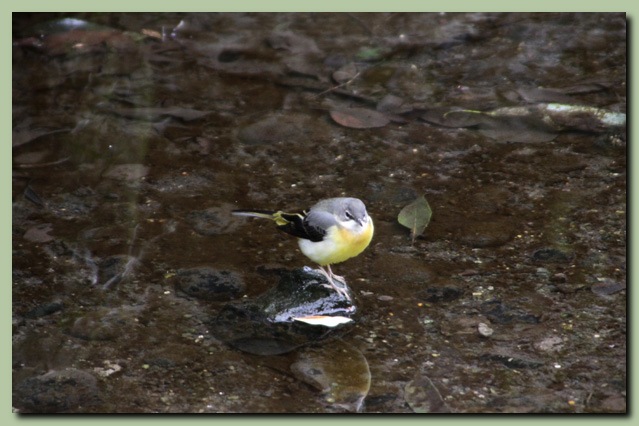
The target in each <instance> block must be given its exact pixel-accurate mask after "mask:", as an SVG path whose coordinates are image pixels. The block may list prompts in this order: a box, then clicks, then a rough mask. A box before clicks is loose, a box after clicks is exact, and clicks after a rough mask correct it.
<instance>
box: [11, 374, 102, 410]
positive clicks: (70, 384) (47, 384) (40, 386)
mask: <svg viewBox="0 0 639 426" xmlns="http://www.w3.org/2000/svg"><path fill="white" fill-rule="evenodd" d="M96 402H98V386H97V380H96V378H95V377H94V376H93V375H92V374H90V373H87V372H86V371H82V370H77V369H74V368H68V369H65V370H59V371H56V370H54V371H50V372H48V373H46V374H43V375H41V376H36V377H31V378H28V379H25V380H23V381H22V382H20V383H19V384H18V385H17V386H16V389H15V400H14V405H15V406H16V407H17V408H19V409H20V410H21V411H26V412H31V413H64V412H76V413H77V412H82V411H84V410H85V409H86V408H87V407H89V406H91V405H94V404H95V403H96Z"/></svg>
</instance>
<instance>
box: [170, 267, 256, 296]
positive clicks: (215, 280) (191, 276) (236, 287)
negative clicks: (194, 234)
mask: <svg viewBox="0 0 639 426" xmlns="http://www.w3.org/2000/svg"><path fill="white" fill-rule="evenodd" d="M176 279H177V283H176V288H177V289H178V290H180V291H182V292H184V293H186V294H188V295H189V296H193V297H196V298H198V299H202V300H218V301H224V300H229V299H234V298H235V297H237V296H238V295H239V294H240V293H241V292H243V291H244V289H245V288H246V286H245V285H244V282H243V281H242V279H241V278H240V277H239V276H238V274H236V273H235V272H232V271H221V270H216V269H213V268H208V267H201V268H190V269H180V270H178V271H177V276H176Z"/></svg>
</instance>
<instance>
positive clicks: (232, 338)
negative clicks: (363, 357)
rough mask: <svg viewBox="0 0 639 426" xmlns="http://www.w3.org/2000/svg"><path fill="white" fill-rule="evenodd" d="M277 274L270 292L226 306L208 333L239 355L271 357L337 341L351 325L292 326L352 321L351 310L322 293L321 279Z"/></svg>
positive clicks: (302, 272)
mask: <svg viewBox="0 0 639 426" xmlns="http://www.w3.org/2000/svg"><path fill="white" fill-rule="evenodd" d="M279 274H280V281H279V283H278V285H277V286H275V287H274V288H272V289H270V290H268V291H266V292H265V293H263V294H261V295H259V296H258V297H256V298H253V299H249V300H242V301H239V302H231V303H229V304H227V305H226V306H225V307H224V308H223V309H222V310H221V311H220V313H219V314H218V315H217V317H215V318H214V319H213V321H212V322H211V333H212V334H213V335H214V336H215V337H217V338H218V339H220V340H222V341H224V342H226V343H227V344H229V345H230V346H233V347H235V348H237V349H239V350H242V351H245V352H249V353H253V354H258V355H276V354H282V353H286V352H290V351H292V350H294V349H296V348H299V347H302V346H305V345H308V344H311V343H316V342H319V341H322V340H325V339H328V338H332V337H339V336H341V335H342V334H344V333H345V332H346V331H347V330H348V329H349V327H350V326H351V325H352V324H353V322H350V323H347V324H342V325H339V326H337V327H334V328H328V327H325V326H321V325H311V324H306V323H304V322H301V321H296V320H295V318H303V317H308V316H314V315H326V316H343V317H347V318H352V317H353V315H354V314H355V312H356V307H355V305H354V304H353V303H352V302H351V301H348V300H346V299H345V298H344V297H343V296H342V295H340V294H338V293H337V292H335V291H334V290H333V289H329V288H327V287H325V286H324V285H323V284H327V280H326V278H325V277H324V276H323V275H322V274H320V273H319V272H317V271H315V270H313V269H311V268H308V267H305V268H303V269H296V270H292V271H288V270H282V271H279ZM347 291H348V289H347Z"/></svg>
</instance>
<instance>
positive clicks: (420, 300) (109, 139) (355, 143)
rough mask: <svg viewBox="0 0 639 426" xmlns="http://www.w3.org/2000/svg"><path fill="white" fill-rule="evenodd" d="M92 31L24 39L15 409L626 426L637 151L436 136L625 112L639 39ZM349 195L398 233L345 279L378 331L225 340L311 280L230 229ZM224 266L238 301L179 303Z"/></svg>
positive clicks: (599, 131)
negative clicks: (562, 115) (181, 281)
mask: <svg viewBox="0 0 639 426" xmlns="http://www.w3.org/2000/svg"><path fill="white" fill-rule="evenodd" d="M73 16H74V17H75V18H77V19H82V20H85V21H88V22H91V23H93V24H99V25H101V27H88V28H79V29H78V28H76V29H70V28H69V26H68V25H69V22H66V26H63V29H62V30H63V31H62V32H58V31H59V30H58V29H57V27H56V28H54V27H53V26H51V25H49V26H45V27H42V26H37V24H42V23H44V22H50V21H52V20H56V19H61V18H63V17H65V16H63V15H52V14H35V15H34V14H14V15H13V21H14V22H13V23H14V26H13V30H14V48H13V125H14V133H13V135H14V137H13V212H12V213H13V353H14V355H13V385H14V400H13V404H14V408H15V409H17V410H19V411H21V412H34V411H35V412H38V411H54V412H242V413H246V412H251V413H253V412H260V413H282V412H287V413H288V412H304V413H306V412H319V413H328V412H343V411H361V412H388V413H403V412H454V413H462V412H463V413H466V412H481V413H485V412H544V413H564V412H606V413H618V412H625V411H626V290H625V288H626V211H627V210H626V208H627V206H626V179H627V174H626V162H627V157H626V134H625V127H611V126H599V125H598V124H597V123H596V122H595V121H596V120H594V119H593V116H590V115H586V116H577V115H576V114H572V115H571V114H569V115H568V116H567V117H566V121H565V122H564V123H563V124H562V127H561V128H559V127H557V128H554V127H553V128H552V129H549V128H547V127H539V126H537V124H538V122H537V121H534V120H532V119H530V117H527V118H526V120H519V119H515V120H513V119H510V118H508V119H507V120H506V119H503V118H504V117H497V118H496V119H493V118H491V119H490V121H481V122H480V123H479V124H477V123H475V124H473V125H472V126H466V125H464V124H462V123H460V122H457V123H456V124H455V125H449V124H450V123H448V122H446V123H443V124H444V125H441V124H442V123H440V124H437V123H433V120H432V117H433V115H432V114H433V113H434V112H435V113H437V114H439V111H451V110H462V109H463V110H481V111H495V110H497V109H498V108H504V107H514V106H522V105H527V106H530V105H536V106H538V105H546V104H547V103H551V102H552V103H560V104H570V105H583V106H589V107H596V108H600V109H603V110H605V111H610V112H613V113H617V114H619V113H625V112H626V79H625V78H626V72H627V68H626V60H627V58H626V21H625V15H623V14H522V13H517V14H481V13H472V14H419V13H405V14H77V15H73ZM181 22H182V23H181ZM362 108H364V109H365V110H364V112H365V114H363V115H362V111H361V109H362ZM502 113H503V110H502ZM438 117H440V118H441V117H442V115H441V114H439V115H438ZM447 117H449V116H447ZM533 118H535V119H536V118H538V117H533ZM482 120H483V119H482ZM522 122H523V124H522ZM531 123H533V124H534V126H533V125H532V124H531ZM595 124H597V125H595ZM520 125H521V127H520ZM511 126H515V127H514V128H513V127H511ZM362 127H363V128H362ZM513 140H518V142H512V141H513ZM420 195H425V197H426V199H427V200H428V202H429V204H430V206H431V208H432V210H433V216H432V220H431V222H430V224H429V226H428V227H427V228H426V230H425V232H424V233H423V235H421V236H419V237H417V238H416V240H415V241H414V242H413V241H412V240H411V237H410V234H409V231H408V230H407V229H406V228H403V227H402V226H400V225H399V224H398V223H397V215H398V213H399V212H400V210H401V209H402V208H403V207H404V206H405V205H407V204H409V203H411V202H412V201H413V200H415V199H416V198H417V197H418V196H420ZM333 196H354V197H358V198H361V199H362V200H364V201H365V203H366V205H367V208H368V211H369V213H370V215H371V216H372V217H373V218H374V220H375V225H376V234H375V237H374V239H373V242H372V243H371V245H370V247H369V248H368V249H367V250H366V251H365V252H364V253H363V254H362V255H360V256H359V257H357V258H355V259H351V260H349V261H347V262H345V263H343V264H339V265H336V266H335V267H334V270H335V271H336V272H337V273H338V274H340V275H344V276H345V277H346V278H347V279H348V282H349V285H350V287H351V289H352V290H353V292H354V294H355V296H356V301H357V305H358V312H359V317H358V318H357V322H356V324H355V325H354V326H352V328H351V329H350V331H349V332H348V333H347V334H346V335H345V336H343V337H341V339H340V340H335V341H332V342H331V341H329V342H320V343H319V344H318V345H317V346H314V347H306V348H301V349H299V350H297V351H294V352H290V353H287V354H284V355H278V356H257V355H251V354H246V353H243V352H240V351H238V350H236V349H232V348H230V347H229V346H227V345H226V344H224V343H223V342H222V341H220V340H219V339H217V338H216V337H214V336H213V335H212V334H211V327H210V322H211V321H212V319H213V318H215V316H216V315H217V313H219V312H220V310H221V309H222V308H223V307H224V306H225V304H227V303H228V300H229V298H233V299H235V300H241V299H243V298H252V297H256V296H258V295H260V294H262V293H263V292H265V291H266V290H268V289H269V288H271V287H273V286H274V285H275V284H276V282H277V279H276V276H275V275H274V274H273V271H274V270H277V269H279V268H285V269H296V268H300V267H302V266H304V265H309V266H312V265H310V262H309V261H308V260H307V259H306V258H304V256H303V255H302V254H301V253H299V251H298V249H297V244H296V242H295V241H294V239H292V238H290V237H289V236H288V235H285V234H283V233H280V232H278V231H277V230H275V229H274V228H273V226H272V224H269V223H263V222H260V221H247V220H242V219H238V218H234V217H231V216H230V211H231V210H232V209H234V208H258V209H271V208H284V209H292V208H307V207H309V206H310V205H312V204H313V203H314V202H316V201H317V200H320V199H322V198H327V197H333ZM200 267H207V268H212V269H214V270H218V271H227V272H228V273H229V274H234V275H233V276H237V277H239V278H238V281H241V284H238V287H237V293H233V292H230V293H226V294H224V295H223V297H220V298H219V299H216V298H215V297H209V296H206V297H203V296H202V293H199V292H190V293H189V291H185V289H184V287H183V286H180V285H178V278H177V277H179V271H182V270H188V269H189V268H200ZM207 294H208V293H207ZM340 354H343V355H342V356H344V358H343V359H344V360H349V362H351V361H352V362H353V364H349V363H348V362H343V363H341V362H337V363H335V364H343V365H345V366H351V365H353V367H348V369H350V370H348V369H347V371H346V372H345V371H343V370H342V371H339V372H335V371H334V369H332V368H330V367H331V366H330V363H328V365H327V363H326V360H327V359H328V360H331V359H338V360H339V357H340ZM313 366H315V367H313ZM314 368H316V369H317V370H318V371H319V370H320V369H321V370H322V371H323V372H324V373H325V374H326V375H327V376H328V379H326V378H325V377H322V378H321V379H320V378H317V380H315V381H313V380H309V377H308V375H307V376H304V374H305V373H304V372H305V371H314ZM348 371H352V375H351V376H349V375H348ZM367 373H368V379H367V378H366V377H365V376H366V375H367ZM323 380H328V383H330V381H331V380H334V381H336V382H338V384H339V386H337V387H335V388H332V389H329V390H327V389H325V388H323V387H322V386H327V385H326V382H325V381H323ZM344 389H346V390H344ZM340 392H341V393H340ZM344 393H349V394H348V395H346V396H344V395H343V394H344ZM353 395H354V396H353ZM360 397H361V398H360ZM340 398H344V401H347V402H348V403H342V402H343V401H342V400H340ZM358 398H359V399H358Z"/></svg>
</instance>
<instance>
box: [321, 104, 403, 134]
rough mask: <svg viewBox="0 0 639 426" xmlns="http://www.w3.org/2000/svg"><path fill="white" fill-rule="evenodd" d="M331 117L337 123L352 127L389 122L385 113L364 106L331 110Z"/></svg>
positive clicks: (368, 126)
mask: <svg viewBox="0 0 639 426" xmlns="http://www.w3.org/2000/svg"><path fill="white" fill-rule="evenodd" d="M331 118H332V119H333V120H335V122H336V123H337V124H340V125H342V126H344V127H350V128H353V129H370V128H373V127H384V126H385V125H387V124H388V123H390V119H389V118H388V116H386V114H383V113H381V112H378V111H373V110H371V109H366V108H343V109H337V110H333V111H331Z"/></svg>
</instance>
